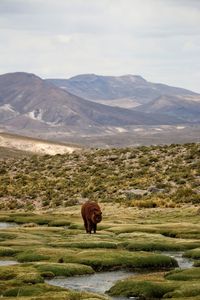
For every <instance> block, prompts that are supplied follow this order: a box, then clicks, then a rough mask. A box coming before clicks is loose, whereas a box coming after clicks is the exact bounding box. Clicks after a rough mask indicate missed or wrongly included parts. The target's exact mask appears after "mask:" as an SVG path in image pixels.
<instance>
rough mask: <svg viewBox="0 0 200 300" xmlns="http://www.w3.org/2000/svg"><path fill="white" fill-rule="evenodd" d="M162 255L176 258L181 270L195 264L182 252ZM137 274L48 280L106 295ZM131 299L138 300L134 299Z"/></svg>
mask: <svg viewBox="0 0 200 300" xmlns="http://www.w3.org/2000/svg"><path fill="white" fill-rule="evenodd" d="M162 254H165V255H168V256H171V257H173V258H175V259H176V260H177V262H178V265H179V268H181V269H186V268H191V267H192V265H193V262H192V261H190V260H189V259H187V258H185V257H182V252H162ZM137 274H138V273H137V272H130V271H123V270H121V271H120V270H118V271H110V272H99V273H95V274H92V275H82V276H74V277H62V278H61V277H56V278H53V279H49V280H46V282H47V283H48V284H51V285H55V286H60V287H64V288H68V289H73V290H79V291H83V290H84V291H88V292H93V293H100V294H104V293H105V292H106V291H107V290H109V289H110V288H111V287H112V286H113V285H114V283H115V282H116V281H118V280H121V279H124V278H126V277H129V276H134V275H137ZM111 299H118V300H122V299H126V300H127V298H122V297H112V298H111ZM131 299H137V298H134V297H132V298H131Z"/></svg>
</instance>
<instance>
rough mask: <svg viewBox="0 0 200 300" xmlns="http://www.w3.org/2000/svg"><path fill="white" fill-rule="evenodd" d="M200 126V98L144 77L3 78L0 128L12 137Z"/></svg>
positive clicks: (22, 74)
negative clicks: (153, 127) (184, 125)
mask: <svg viewBox="0 0 200 300" xmlns="http://www.w3.org/2000/svg"><path fill="white" fill-rule="evenodd" d="M199 122H200V95H199V94H197V93H194V92H192V91H189V90H186V89H181V88H176V87H170V86H167V85H164V84H156V83H150V82H148V81H146V80H145V79H144V78H142V77H141V76H135V75H125V76H119V77H114V76H98V75H94V74H86V75H78V76H75V77H72V78H70V79H42V78H40V77H38V76H36V75H34V74H31V73H25V72H16V73H8V74H4V75H0V126H1V129H2V130H5V131H9V132H15V133H22V134H25V135H26V134H27V135H29V136H30V135H32V136H36V137H45V138H46V137H47V138H48V137H51V136H53V135H54V137H55V136H56V138H57V139H58V140H59V135H60V137H61V136H62V137H63V135H65V136H72V135H73V136H75V135H82V136H84V135H87V136H88V135H91V134H92V135H93V134H97V135H99V134H100V135H103V134H107V133H108V131H109V132H110V131H112V129H113V128H121V129H120V132H123V128H124V127H127V126H135V125H142V126H143V125H144V126H154V125H155V126H158V125H177V124H183V123H184V124H188V123H189V124H193V123H199ZM60 139H61V140H62V138H60Z"/></svg>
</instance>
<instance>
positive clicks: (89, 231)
mask: <svg viewBox="0 0 200 300" xmlns="http://www.w3.org/2000/svg"><path fill="white" fill-rule="evenodd" d="M87 228H88V231H87V233H92V223H91V222H90V221H88V227H87Z"/></svg>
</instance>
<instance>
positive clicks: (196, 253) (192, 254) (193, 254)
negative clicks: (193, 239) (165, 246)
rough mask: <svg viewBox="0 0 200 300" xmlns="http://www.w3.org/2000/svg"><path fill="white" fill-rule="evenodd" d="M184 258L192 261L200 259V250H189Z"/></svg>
mask: <svg viewBox="0 0 200 300" xmlns="http://www.w3.org/2000/svg"><path fill="white" fill-rule="evenodd" d="M184 256H185V257H189V258H192V259H200V248H197V249H192V250H189V251H187V252H185V253H184Z"/></svg>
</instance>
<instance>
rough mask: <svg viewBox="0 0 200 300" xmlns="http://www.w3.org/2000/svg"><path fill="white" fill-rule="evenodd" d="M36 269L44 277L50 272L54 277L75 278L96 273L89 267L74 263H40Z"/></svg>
mask: <svg viewBox="0 0 200 300" xmlns="http://www.w3.org/2000/svg"><path fill="white" fill-rule="evenodd" d="M35 267H36V269H37V270H38V271H39V272H40V273H41V274H42V275H43V276H44V275H45V274H48V273H49V272H51V273H52V274H53V275H54V276H75V275H84V274H92V273H94V270H93V269H92V268H91V267H89V266H85V265H81V264H73V263H67V264H65V263H60V264H57V263H51V264H47V263H40V264H37V265H35Z"/></svg>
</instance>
